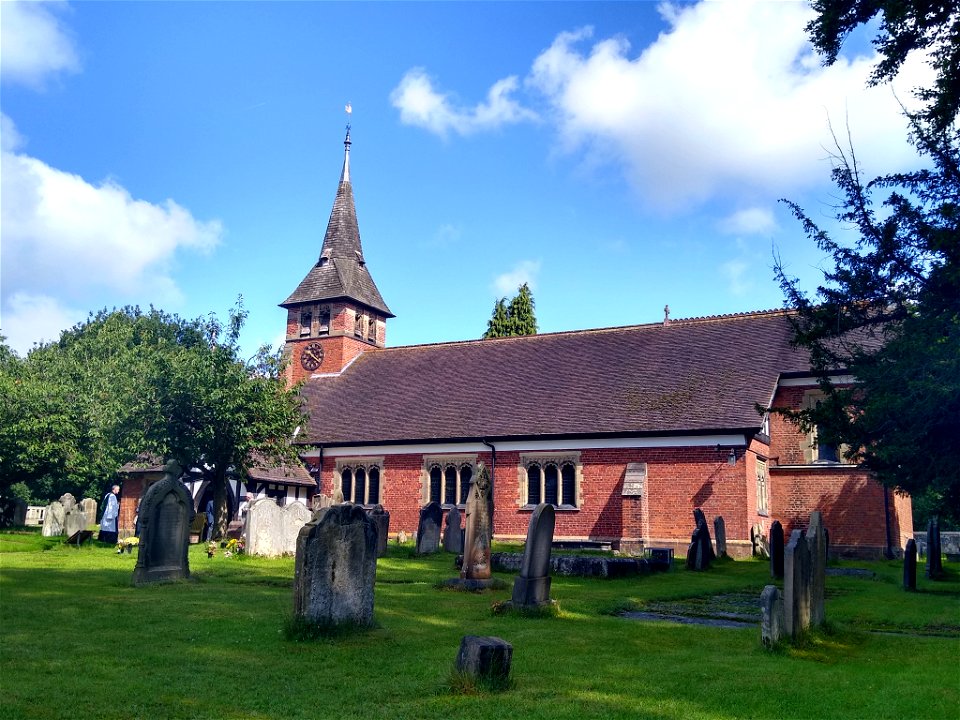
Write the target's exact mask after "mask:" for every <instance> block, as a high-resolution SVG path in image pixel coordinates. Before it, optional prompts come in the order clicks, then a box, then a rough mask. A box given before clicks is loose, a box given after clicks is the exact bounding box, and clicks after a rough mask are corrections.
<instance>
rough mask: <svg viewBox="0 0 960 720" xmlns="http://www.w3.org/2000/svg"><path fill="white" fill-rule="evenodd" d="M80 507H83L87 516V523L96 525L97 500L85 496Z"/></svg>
mask: <svg viewBox="0 0 960 720" xmlns="http://www.w3.org/2000/svg"><path fill="white" fill-rule="evenodd" d="M80 507H82V508H83V512H84V514H85V515H86V516H87V525H96V524H97V501H96V500H94V499H93V498H84V499H83V500H81V501H80Z"/></svg>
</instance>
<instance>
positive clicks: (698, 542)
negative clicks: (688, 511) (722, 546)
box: [687, 508, 714, 570]
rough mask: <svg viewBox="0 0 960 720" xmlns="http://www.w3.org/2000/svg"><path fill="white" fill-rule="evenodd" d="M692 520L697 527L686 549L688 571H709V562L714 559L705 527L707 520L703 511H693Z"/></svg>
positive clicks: (707, 530) (708, 534) (707, 529)
mask: <svg viewBox="0 0 960 720" xmlns="http://www.w3.org/2000/svg"><path fill="white" fill-rule="evenodd" d="M693 519H694V520H695V521H696V523H697V527H696V528H695V529H694V531H693V535H691V536H690V545H689V547H688V548H687V569H688V570H709V569H710V562H711V561H712V560H713V558H714V554H713V543H712V542H711V541H710V529H709V528H708V527H707V518H706V517H705V516H704V514H703V510H701V509H700V508H697V509H696V510H694V511H693Z"/></svg>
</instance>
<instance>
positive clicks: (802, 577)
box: [783, 530, 810, 638]
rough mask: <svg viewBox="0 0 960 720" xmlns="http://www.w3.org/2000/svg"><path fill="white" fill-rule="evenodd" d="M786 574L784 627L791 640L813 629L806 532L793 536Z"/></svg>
mask: <svg viewBox="0 0 960 720" xmlns="http://www.w3.org/2000/svg"><path fill="white" fill-rule="evenodd" d="M783 570H784V572H783V617H784V627H785V629H786V632H787V634H788V635H789V636H790V637H792V638H796V637H797V636H798V635H800V633H802V632H803V631H804V630H806V629H807V628H808V627H810V547H809V545H807V541H806V538H805V537H804V533H803V530H794V531H793V532H792V533H790V542H789V543H787V547H786V549H785V550H784V553H783Z"/></svg>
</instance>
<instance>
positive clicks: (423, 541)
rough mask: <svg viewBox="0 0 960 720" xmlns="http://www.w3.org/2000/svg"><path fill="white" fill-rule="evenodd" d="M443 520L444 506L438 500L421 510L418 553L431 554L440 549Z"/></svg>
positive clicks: (418, 526) (418, 528)
mask: <svg viewBox="0 0 960 720" xmlns="http://www.w3.org/2000/svg"><path fill="white" fill-rule="evenodd" d="M442 522H443V508H441V507H440V503H438V502H430V503H427V504H426V505H424V506H423V508H422V509H421V510H420V524H419V525H417V551H416V552H417V555H430V554H432V553H435V552H437V551H438V550H439V549H440V525H441V523H442Z"/></svg>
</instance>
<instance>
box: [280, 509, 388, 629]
mask: <svg viewBox="0 0 960 720" xmlns="http://www.w3.org/2000/svg"><path fill="white" fill-rule="evenodd" d="M376 574H377V527H376V525H374V523H373V520H371V519H370V518H369V517H368V516H367V513H365V512H364V511H363V508H361V507H359V506H357V505H353V504H351V503H346V504H343V505H334V506H332V507H328V508H324V509H322V510H320V511H319V513H318V514H317V517H316V518H315V519H314V520H312V521H310V522H309V523H307V524H306V525H304V527H303V528H302V529H301V530H300V535H299V537H298V538H297V561H296V566H295V572H294V580H293V611H294V614H295V616H296V617H298V618H301V619H303V620H305V621H307V622H309V623H312V624H315V625H321V626H334V625H345V624H346V625H370V624H371V623H372V622H373V587H374V581H375V580H376Z"/></svg>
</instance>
